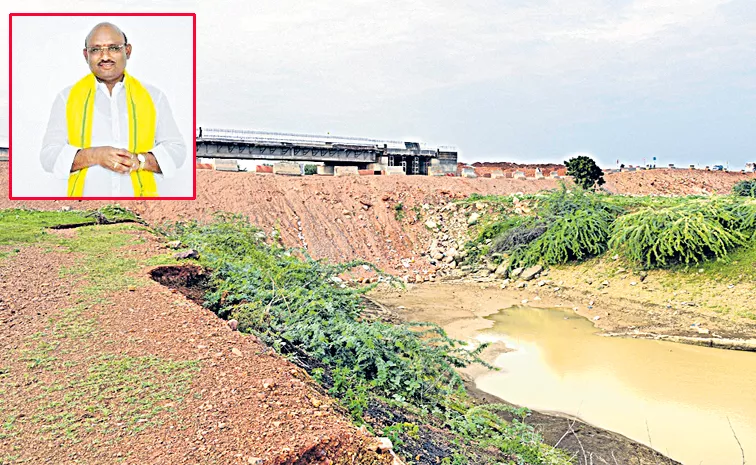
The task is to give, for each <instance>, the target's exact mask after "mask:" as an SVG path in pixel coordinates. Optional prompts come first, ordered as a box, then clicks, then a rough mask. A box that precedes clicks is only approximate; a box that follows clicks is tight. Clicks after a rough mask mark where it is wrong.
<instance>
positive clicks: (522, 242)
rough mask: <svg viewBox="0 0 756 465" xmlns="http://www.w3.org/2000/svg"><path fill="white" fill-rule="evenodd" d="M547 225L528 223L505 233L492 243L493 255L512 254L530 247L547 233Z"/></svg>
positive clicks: (536, 222) (523, 223) (522, 223)
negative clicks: (522, 248)
mask: <svg viewBox="0 0 756 465" xmlns="http://www.w3.org/2000/svg"><path fill="white" fill-rule="evenodd" d="M547 229H548V228H547V227H546V224H545V223H543V222H538V221H526V222H521V224H519V225H517V226H515V227H513V228H510V229H508V230H506V231H503V232H502V234H500V235H499V236H498V237H496V239H494V241H493V242H492V243H491V249H490V251H491V252H492V253H511V252H513V251H514V250H517V249H519V248H521V247H525V246H527V245H529V244H530V243H531V242H533V241H534V240H536V239H538V238H539V237H541V235H543V233H545V232H546V230H547Z"/></svg>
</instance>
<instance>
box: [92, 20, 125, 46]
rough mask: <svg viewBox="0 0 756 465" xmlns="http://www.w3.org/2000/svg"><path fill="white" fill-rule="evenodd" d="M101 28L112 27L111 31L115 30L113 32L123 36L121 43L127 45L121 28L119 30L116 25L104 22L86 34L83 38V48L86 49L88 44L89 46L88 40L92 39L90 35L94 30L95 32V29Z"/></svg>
mask: <svg viewBox="0 0 756 465" xmlns="http://www.w3.org/2000/svg"><path fill="white" fill-rule="evenodd" d="M103 26H108V27H112V28H113V29H115V30H116V31H117V32H120V33H121V35H123V43H124V44H128V43H129V39H127V38H126V33H125V32H123V31H122V30H121V28H120V27H118V26H116V25H115V24H113V23H108V22H104V23H100V24H98V25H96V26H95V27H93V28H92V30H91V31H89V34H87V36H86V37H85V38H84V48H87V47H88V46H89V45H88V44H89V38H90V37H92V33H93V32H94V31H95V30H97V28H100V27H103Z"/></svg>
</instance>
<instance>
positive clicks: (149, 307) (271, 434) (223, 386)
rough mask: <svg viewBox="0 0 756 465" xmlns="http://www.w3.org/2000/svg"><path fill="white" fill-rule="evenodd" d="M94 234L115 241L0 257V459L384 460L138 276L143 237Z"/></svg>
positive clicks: (329, 413) (256, 353)
mask: <svg viewBox="0 0 756 465" xmlns="http://www.w3.org/2000/svg"><path fill="white" fill-rule="evenodd" d="M96 228H97V230H98V231H100V232H101V233H102V234H106V235H107V234H111V233H109V232H108V230H109V229H110V230H111V231H112V234H127V235H128V236H127V239H126V245H125V246H124V247H121V248H118V249H117V250H115V251H113V252H112V253H107V254H104V255H103V254H99V253H98V255H96V256H91V255H89V256H88V255H87V254H86V253H80V252H73V253H72V252H69V251H67V250H66V248H65V247H60V246H57V245H50V244H39V245H36V246H28V247H21V248H20V250H19V252H18V253H16V254H14V255H11V256H9V257H6V258H5V259H3V260H1V261H0V348H2V350H1V351H0V419H1V420H0V463H2V464H6V463H30V464H38V463H55V464H74V463H87V464H94V463H102V464H105V463H124V464H144V463H150V464H183V463H191V464H247V465H248V464H263V463H265V464H268V463H270V464H293V463H352V462H353V461H355V460H356V461H357V463H362V462H365V463H376V464H378V463H391V457H390V456H388V455H386V454H376V453H374V452H371V451H370V450H368V446H369V444H370V443H372V441H373V439H372V438H370V437H368V436H366V435H365V434H363V433H362V432H360V431H358V430H357V429H356V428H355V426H354V425H353V424H352V423H351V421H350V420H349V418H348V415H345V414H344V413H343V412H342V411H341V410H339V409H338V408H337V407H336V406H335V405H334V403H333V401H332V400H331V399H330V398H329V397H328V396H327V395H324V394H322V393H321V392H320V391H319V390H318V388H317V387H316V386H315V385H314V382H313V381H312V380H311V379H310V377H309V376H308V375H307V374H306V373H305V372H304V371H303V370H301V369H299V368H297V367H295V366H294V365H292V364H290V363H288V362H287V361H285V360H283V359H281V358H280V357H279V356H277V355H276V354H274V353H273V351H272V350H270V349H267V348H265V347H264V346H263V345H261V344H260V343H259V342H257V341H256V339H255V338H254V337H250V336H245V335H243V334H241V333H239V332H236V331H232V330H231V329H230V328H229V326H228V325H227V324H226V322H224V321H222V320H220V319H219V318H217V317H216V315H214V314H213V313H211V312H210V311H208V310H206V309H204V308H202V307H201V306H200V305H198V304H196V303H195V302H192V301H190V300H187V299H186V298H185V297H184V296H183V295H181V294H179V293H177V292H176V291H173V290H171V289H169V288H167V287H164V286H162V285H160V284H158V283H156V282H154V281H152V280H150V279H149V277H148V276H149V275H148V272H149V271H150V270H151V269H152V267H150V266H148V265H147V262H148V261H149V260H148V259H149V258H150V257H153V256H155V255H158V254H161V253H163V252H165V251H164V250H163V249H162V247H163V246H162V245H160V244H158V243H157V241H156V239H155V237H154V235H153V234H152V233H150V232H149V231H147V230H146V229H143V228H141V227H140V228H139V229H136V230H135V229H133V228H130V229H127V230H123V232H117V231H120V230H121V227H120V226H98V227H96ZM78 231H79V230H65V231H62V232H60V233H59V234H61V235H63V236H68V237H75V236H76V234H78ZM104 238H105V236H96V237H95V238H94V240H105V239H104ZM111 239H112V237H111ZM129 263H132V264H133V268H134V269H133V271H132V272H129V273H127V275H126V276H125V277H123V276H121V275H119V274H117V273H116V272H115V271H114V270H113V269H111V268H108V266H111V265H112V266H115V267H119V266H120V265H122V264H129ZM103 266H104V267H105V268H104V269H102V267H103Z"/></svg>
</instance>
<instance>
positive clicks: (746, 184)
mask: <svg viewBox="0 0 756 465" xmlns="http://www.w3.org/2000/svg"><path fill="white" fill-rule="evenodd" d="M732 193H733V194H735V195H739V196H742V197H756V179H745V180H743V181H740V182H738V183H737V184H735V185H734V186H733V187H732Z"/></svg>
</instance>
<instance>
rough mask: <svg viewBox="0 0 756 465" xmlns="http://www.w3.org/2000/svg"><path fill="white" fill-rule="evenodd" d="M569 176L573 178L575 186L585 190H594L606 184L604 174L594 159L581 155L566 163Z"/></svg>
mask: <svg viewBox="0 0 756 465" xmlns="http://www.w3.org/2000/svg"><path fill="white" fill-rule="evenodd" d="M564 165H565V166H566V167H567V176H572V177H573V179H574V181H575V184H577V185H578V186H580V187H582V188H583V189H593V188H594V186H597V185H598V186H601V185H602V184H604V182H605V181H604V172H603V171H601V168H599V167H598V165H596V162H595V161H593V159H592V158H590V157H586V156H585V155H580V156H578V157H573V158H570V159H569V160H567V161H565V162H564Z"/></svg>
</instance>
